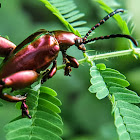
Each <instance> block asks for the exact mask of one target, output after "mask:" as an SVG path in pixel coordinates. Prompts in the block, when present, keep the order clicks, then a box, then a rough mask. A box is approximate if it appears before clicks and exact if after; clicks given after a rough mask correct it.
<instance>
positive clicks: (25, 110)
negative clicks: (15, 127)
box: [21, 100, 32, 119]
mask: <svg viewBox="0 0 140 140" xmlns="http://www.w3.org/2000/svg"><path fill="white" fill-rule="evenodd" d="M21 110H22V116H23V117H24V116H27V117H28V118H29V119H31V118H32V117H31V116H30V115H29V110H28V106H27V105H26V100H23V101H22V104H21Z"/></svg>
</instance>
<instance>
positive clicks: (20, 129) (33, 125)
mask: <svg viewBox="0 0 140 140" xmlns="http://www.w3.org/2000/svg"><path fill="white" fill-rule="evenodd" d="M28 92H29V94H28V98H27V104H28V106H29V110H30V114H31V116H32V119H28V118H21V119H17V120H14V121H12V122H10V123H9V124H7V125H6V126H5V131H6V138H7V140H11V139H12V140H20V139H22V140H24V139H25V140H46V139H49V140H61V138H60V136H61V135H62V125H63V123H62V119H61V117H60V116H59V115H58V113H60V112H61V110H60V108H59V107H58V106H60V105H61V102H60V100H58V98H56V97H55V96H56V95H57V94H56V92H55V91H53V90H52V89H50V88H47V87H41V88H40V89H39V90H38V91H34V90H31V89H28Z"/></svg>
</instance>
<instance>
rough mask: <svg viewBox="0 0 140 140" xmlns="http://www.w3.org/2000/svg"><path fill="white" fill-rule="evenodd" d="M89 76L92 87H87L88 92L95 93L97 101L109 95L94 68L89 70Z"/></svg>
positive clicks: (97, 71)
mask: <svg viewBox="0 0 140 140" xmlns="http://www.w3.org/2000/svg"><path fill="white" fill-rule="evenodd" d="M90 75H91V77H92V78H91V80H90V82H91V84H92V85H91V86H90V87H89V91H90V92H91V93H96V97H97V98H98V99H103V98H105V97H106V96H107V95H108V94H109V91H108V89H107V87H106V84H105V82H104V80H103V78H102V76H101V75H100V72H99V70H98V69H97V68H96V66H92V67H91V68H90Z"/></svg>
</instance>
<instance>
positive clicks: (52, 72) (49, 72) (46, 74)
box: [41, 60, 57, 84]
mask: <svg viewBox="0 0 140 140" xmlns="http://www.w3.org/2000/svg"><path fill="white" fill-rule="evenodd" d="M56 70H57V61H56V60H54V61H53V66H52V68H51V69H50V70H48V69H47V70H46V71H45V72H44V73H43V78H42V80H41V83H42V84H43V83H44V82H46V80H47V79H49V78H52V77H53V76H54V75H55V73H56Z"/></svg>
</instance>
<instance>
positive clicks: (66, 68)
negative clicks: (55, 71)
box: [64, 63, 72, 76]
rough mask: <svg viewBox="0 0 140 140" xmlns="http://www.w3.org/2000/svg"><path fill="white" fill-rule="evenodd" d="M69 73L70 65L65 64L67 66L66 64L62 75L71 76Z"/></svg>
mask: <svg viewBox="0 0 140 140" xmlns="http://www.w3.org/2000/svg"><path fill="white" fill-rule="evenodd" d="M71 71H72V69H71V66H70V63H67V64H66V67H65V71H64V75H66V76H71V75H70V72H71Z"/></svg>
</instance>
